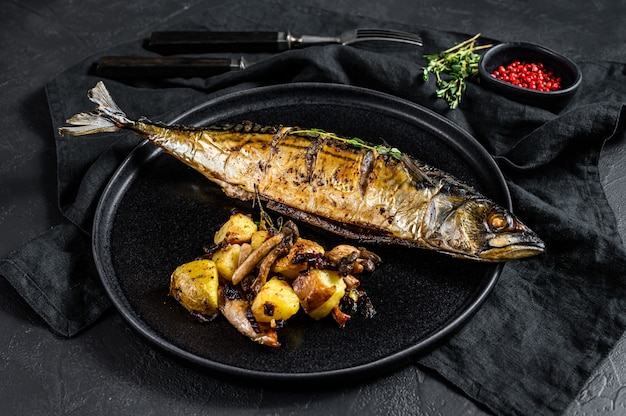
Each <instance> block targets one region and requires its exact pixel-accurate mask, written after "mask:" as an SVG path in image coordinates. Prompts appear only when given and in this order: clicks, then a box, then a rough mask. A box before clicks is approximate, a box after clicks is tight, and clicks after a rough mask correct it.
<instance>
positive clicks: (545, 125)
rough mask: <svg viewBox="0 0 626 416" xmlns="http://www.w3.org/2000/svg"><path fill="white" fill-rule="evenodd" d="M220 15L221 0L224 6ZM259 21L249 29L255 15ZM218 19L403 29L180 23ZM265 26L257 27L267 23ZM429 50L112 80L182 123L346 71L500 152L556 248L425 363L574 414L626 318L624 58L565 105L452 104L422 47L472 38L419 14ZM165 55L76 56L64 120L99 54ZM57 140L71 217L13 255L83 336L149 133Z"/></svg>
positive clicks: (123, 50)
mask: <svg viewBox="0 0 626 416" xmlns="http://www.w3.org/2000/svg"><path fill="white" fill-rule="evenodd" d="M217 12H219V13H217ZM242 22H245V27H244V26H242V25H243V23H242ZM204 25H206V26H207V27H210V28H211V29H212V30H242V29H247V30H254V29H259V30H261V29H272V28H277V27H280V28H283V27H286V28H290V29H292V30H293V31H294V32H302V31H305V30H306V31H321V33H323V32H324V31H325V29H326V28H328V27H330V28H333V30H334V29H335V28H336V29H340V30H341V29H343V28H351V27H357V26H372V25H377V26H395V27H398V25H394V24H392V23H389V22H379V21H375V20H373V19H368V18H365V17H362V16H346V15H341V14H334V13H329V12H325V11H322V10H317V9H311V8H305V7H298V6H293V7H290V8H289V9H284V10H283V9H282V6H280V5H278V4H274V3H272V2H270V1H261V2H259V1H242V2H238V3H234V4H231V5H228V6H221V7H220V8H219V9H218V10H216V9H211V10H210V13H209V11H205V12H202V11H198V10H195V11H194V15H193V16H192V18H191V19H190V20H189V21H187V22H185V23H181V24H179V25H177V26H176V27H185V28H189V27H203V26H204ZM255 25H256V27H255ZM399 28H401V29H405V30H409V31H413V32H419V33H420V34H421V35H422V37H423V39H424V44H425V46H424V48H423V49H409V50H403V51H397V52H379V51H373V50H363V49H356V48H348V47H341V46H328V47H312V48H307V49H303V50H296V51H289V52H284V53H281V54H279V55H275V56H254V57H253V59H260V58H264V59H263V60H261V61H260V62H258V63H256V64H254V65H253V66H251V67H250V68H248V69H246V70H245V71H240V72H232V73H227V74H223V75H220V76H217V77H213V78H206V79H199V78H196V79H182V78H176V79H174V78H172V79H167V80H160V81H157V80H154V81H150V82H148V81H137V80H134V81H133V80H129V81H126V82H124V83H122V82H119V81H113V80H109V81H107V84H108V86H109V88H110V89H111V90H114V91H115V98H116V100H117V101H118V104H120V106H121V107H122V108H124V109H127V110H128V111H129V112H135V114H132V113H131V114H129V115H131V116H142V115H144V116H148V117H149V118H151V119H153V120H160V121H165V122H168V121H170V120H172V119H173V118H174V117H175V116H177V115H178V114H180V113H182V112H183V111H185V110H187V109H189V108H192V107H193V106H194V105H196V104H199V103H201V102H204V101H206V100H210V99H211V98H213V97H217V96H220V95H223V94H227V93H229V92H232V91H237V90H242V89H246V88H250V87H254V86H263V85H273V84H280V83H290V82H332V83H341V84H349V85H356V86H360V87H366V88H371V89H375V90H378V91H382V92H386V93H389V94H393V95H395V96H398V97H401V98H405V99H408V100H411V101H413V102H415V103H418V104H421V105H424V106H426V107H428V108H430V109H432V110H434V111H436V112H438V113H440V114H442V115H444V116H445V117H447V118H449V119H450V120H452V121H454V122H455V123H457V124H458V125H460V126H461V127H462V128H464V129H466V130H467V131H469V132H470V133H471V134H473V135H474V136H475V137H476V138H477V139H478V140H479V141H480V142H481V143H482V145H483V146H484V147H485V148H486V149H487V150H488V151H489V152H490V153H491V154H492V155H493V156H494V158H495V160H496V161H497V163H498V165H499V166H500V168H501V169H502V171H503V173H504V175H505V177H506V179H507V183H508V185H509V188H510V191H511V195H512V198H513V206H514V207H515V211H516V213H517V214H518V215H519V216H520V217H522V218H524V220H525V222H527V223H528V224H529V225H530V226H531V228H533V229H534V230H536V231H537V232H538V233H539V234H540V235H541V236H542V237H544V239H545V241H546V244H547V252H546V253H545V255H542V256H540V257H537V258H533V259H530V260H524V261H519V262H512V263H509V264H507V265H506V266H505V267H504V270H503V273H502V276H501V279H500V281H499V282H498V285H497V286H496V288H495V289H494V291H493V293H492V294H491V295H490V296H489V298H488V300H487V302H486V304H485V305H484V306H483V307H482V308H481V309H480V310H479V311H478V313H477V314H476V315H475V316H474V317H473V318H472V319H471V320H470V322H469V323H468V324H467V325H466V326H465V327H463V328H462V329H461V330H460V331H459V332H458V333H457V334H455V335H454V336H453V337H452V338H451V339H449V340H448V341H447V342H446V343H444V344H443V345H442V346H440V347H439V348H437V349H436V350H434V351H433V352H431V353H430V354H429V355H427V356H425V357H420V358H419V359H418V362H419V363H420V364H422V365H424V366H428V367H430V368H432V369H433V370H435V371H437V372H439V373H440V374H442V375H443V376H444V377H445V378H447V379H448V380H450V381H451V382H452V383H454V384H455V385H456V386H458V387H459V388H461V389H462V390H464V391H465V392H466V393H467V394H468V395H469V396H470V397H473V398H474V399H476V400H478V401H479V402H481V403H484V404H485V405H487V406H488V407H489V408H490V409H492V410H493V411H495V412H497V413H500V414H506V415H526V414H534V415H540V414H559V413H561V412H562V411H563V410H564V409H565V407H566V406H567V405H568V403H569V402H571V400H573V398H574V397H575V395H576V394H577V392H578V391H579V390H580V388H581V386H582V384H583V383H584V381H585V380H586V379H587V377H588V376H589V375H590V374H591V371H592V370H593V369H594V368H595V367H596V366H597V365H598V363H599V362H600V361H601V360H602V359H603V358H604V357H605V356H606V355H607V353H608V352H609V351H610V349H611V348H612V346H613V345H614V344H615V342H616V341H617V340H618V339H619V337H620V336H621V335H622V334H623V332H624V329H625V327H626V319H625V318H626V316H625V315H624V311H626V296H625V295H626V281H625V280H624V271H625V270H626V253H625V252H624V248H623V245H622V242H621V239H620V236H619V234H618V232H617V226H616V220H615V217H614V214H613V212H612V210H611V208H610V206H609V204H608V202H607V200H606V197H605V195H604V191H603V189H602V186H601V183H600V178H599V173H598V159H599V155H600V150H601V148H602V145H603V144H604V142H605V141H606V140H608V139H610V138H612V137H614V136H619V137H622V136H623V134H624V132H623V131H622V130H621V129H620V128H619V126H620V124H619V121H620V117H622V115H623V111H624V108H623V103H626V75H624V74H625V73H626V71H625V68H624V65H622V64H618V63H581V67H582V69H583V73H584V79H583V86H582V90H581V91H580V93H579V94H578V95H577V97H576V98H575V100H574V102H572V104H571V105H570V106H569V107H568V108H567V109H565V110H564V111H563V112H561V114H554V113H551V112H549V111H546V110H542V109H539V108H535V107H532V106H528V105H522V104H519V103H516V102H512V101H509V100H508V99H506V98H504V97H501V96H498V95H496V94H494V93H492V92H490V91H488V90H486V89H485V88H483V87H481V86H480V84H479V83H477V82H472V83H470V85H469V86H468V89H467V91H466V93H465V96H464V98H463V101H462V102H461V105H460V107H459V108H458V109H456V110H449V109H448V107H447V104H446V103H445V102H443V101H442V100H440V99H438V98H436V97H435V86H434V84H433V82H432V80H431V81H429V82H424V81H423V80H422V79H421V68H422V65H423V64H424V60H423V58H422V55H423V54H425V53H434V52H438V51H440V50H443V49H446V48H448V47H449V46H450V45H453V44H454V43H455V42H459V41H461V40H463V39H465V38H467V37H469V35H463V34H452V33H443V32H438V31H435V30H426V29H423V28H418V27H406V26H405V27H399ZM130 53H132V54H146V55H147V54H149V52H147V51H144V50H142V49H141V42H140V41H137V42H132V43H129V44H126V45H121V46H119V47H116V48H113V49H111V50H108V51H103V52H102V53H99V54H97V55H95V56H93V57H91V58H90V59H88V60H86V61H84V62H82V63H80V64H78V65H77V66H75V67H73V68H70V69H68V70H67V71H66V72H64V73H63V74H61V75H59V76H58V77H57V78H56V79H55V80H53V81H52V82H51V83H50V84H49V85H48V87H47V92H48V99H49V106H50V111H51V115H52V120H53V126H54V128H55V130H56V129H57V128H58V127H60V126H61V125H64V124H65V119H66V118H67V117H69V116H71V115H73V114H74V113H76V112H80V111H84V110H85V108H86V105H87V102H86V98H85V94H86V91H87V90H88V89H89V88H91V87H93V85H94V84H95V83H96V82H97V81H98V80H99V78H98V77H96V76H95V75H94V74H93V73H92V68H91V66H92V64H93V62H94V61H95V60H96V59H97V58H98V56H103V55H113V54H117V55H122V54H130ZM54 134H55V138H56V141H57V154H58V178H59V205H60V208H61V210H62V212H63V214H64V215H65V216H66V217H67V219H68V222H67V223H66V224H60V225H59V226H57V227H55V228H54V229H52V230H51V231H49V232H48V233H46V234H44V235H42V236H41V237H40V238H37V239H35V240H33V241H32V242H30V243H28V244H27V245H25V246H24V247H23V248H22V249H21V250H19V251H17V252H16V253H13V254H12V255H11V257H9V258H8V259H5V260H3V261H2V262H1V263H0V274H1V275H2V276H4V277H5V278H7V279H8V280H9V281H10V282H11V284H12V285H13V286H14V287H15V288H16V289H17V290H18V291H19V292H20V294H21V295H22V296H23V297H24V298H25V299H26V300H27V301H28V303H29V304H30V305H31V306H32V307H33V309H35V310H36V311H37V312H38V313H39V314H40V315H41V316H42V317H43V318H44V319H45V320H46V322H47V323H48V324H49V325H50V327H51V329H52V330H53V331H54V332H56V333H58V334H61V335H63V336H68V337H69V336H74V335H76V334H77V333H79V332H80V331H81V330H84V329H85V328H87V327H88V326H89V325H91V324H93V322H94V320H95V319H97V318H98V317H99V316H100V315H101V313H102V312H103V311H104V310H105V309H106V308H107V307H108V306H109V301H108V299H107V297H106V295H105V293H104V290H103V288H102V286H101V284H100V282H99V280H98V277H97V274H96V271H95V268H94V266H93V260H92V258H91V252H90V239H89V234H90V230H91V226H92V222H93V215H94V210H95V206H96V204H97V202H98V198H99V195H100V193H101V192H102V190H103V188H104V186H105V185H106V183H107V181H108V179H109V178H110V176H111V175H112V173H113V172H114V171H115V169H116V167H117V166H118V165H119V164H120V163H121V161H122V160H123V159H124V158H125V157H126V155H128V154H129V152H130V151H132V149H133V148H134V146H135V145H136V144H137V143H138V141H137V139H136V138H134V137H130V136H129V135H125V134H116V135H114V136H112V137H111V140H110V141H98V140H93V139H91V138H89V137H84V138H80V137H78V138H76V137H69V138H68V137H63V136H59V135H58V134H57V133H56V131H55V132H54Z"/></svg>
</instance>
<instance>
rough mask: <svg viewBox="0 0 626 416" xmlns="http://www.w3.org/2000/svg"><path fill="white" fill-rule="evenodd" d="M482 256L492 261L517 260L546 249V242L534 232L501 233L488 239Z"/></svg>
mask: <svg viewBox="0 0 626 416" xmlns="http://www.w3.org/2000/svg"><path fill="white" fill-rule="evenodd" d="M488 244H489V245H488V247H487V248H486V249H485V250H483V251H482V252H481V253H480V258H481V259H484V260H492V261H506V260H517V259H523V258H527V257H532V256H536V255H538V254H541V253H543V252H544V251H545V249H546V245H545V243H544V242H543V241H542V240H541V239H540V238H539V237H538V236H537V235H536V234H535V233H532V232H525V233H514V234H500V235H496V236H494V237H493V238H490V239H489V240H488Z"/></svg>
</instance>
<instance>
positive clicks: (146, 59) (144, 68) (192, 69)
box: [96, 56, 248, 78]
mask: <svg viewBox="0 0 626 416" xmlns="http://www.w3.org/2000/svg"><path fill="white" fill-rule="evenodd" d="M247 65H248V63H247V62H246V61H245V60H244V58H243V57H240V58H189V57H169V56H166V57H163V56H103V57H101V58H100V59H98V61H97V62H96V74H97V75H98V76H103V77H107V78H172V77H181V78H192V77H209V76H213V75H219V74H223V73H225V72H228V71H232V70H240V69H244V68H246V66H247Z"/></svg>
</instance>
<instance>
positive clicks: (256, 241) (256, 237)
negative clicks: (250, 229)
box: [250, 230, 270, 250]
mask: <svg viewBox="0 0 626 416" xmlns="http://www.w3.org/2000/svg"><path fill="white" fill-rule="evenodd" d="M268 238H270V233H269V231H267V230H258V231H255V232H254V233H252V236H251V237H250V246H252V250H256V249H257V248H259V246H260V245H261V244H263V242H264V241H265V240H267V239H268Z"/></svg>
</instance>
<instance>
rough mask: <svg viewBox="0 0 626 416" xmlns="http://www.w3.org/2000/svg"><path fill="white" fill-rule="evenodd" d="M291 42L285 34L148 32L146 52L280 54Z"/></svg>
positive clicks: (290, 37) (165, 53)
mask: <svg viewBox="0 0 626 416" xmlns="http://www.w3.org/2000/svg"><path fill="white" fill-rule="evenodd" d="M294 40H295V38H294V37H293V36H292V35H291V34H290V33H289V32H206V31H165V32H152V35H151V36H150V39H149V41H148V44H147V48H148V49H149V50H151V51H153V52H158V53H160V54H164V55H169V54H181V53H207V52H268V53H273V52H283V51H286V50H288V49H291V47H292V45H293V43H294Z"/></svg>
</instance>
